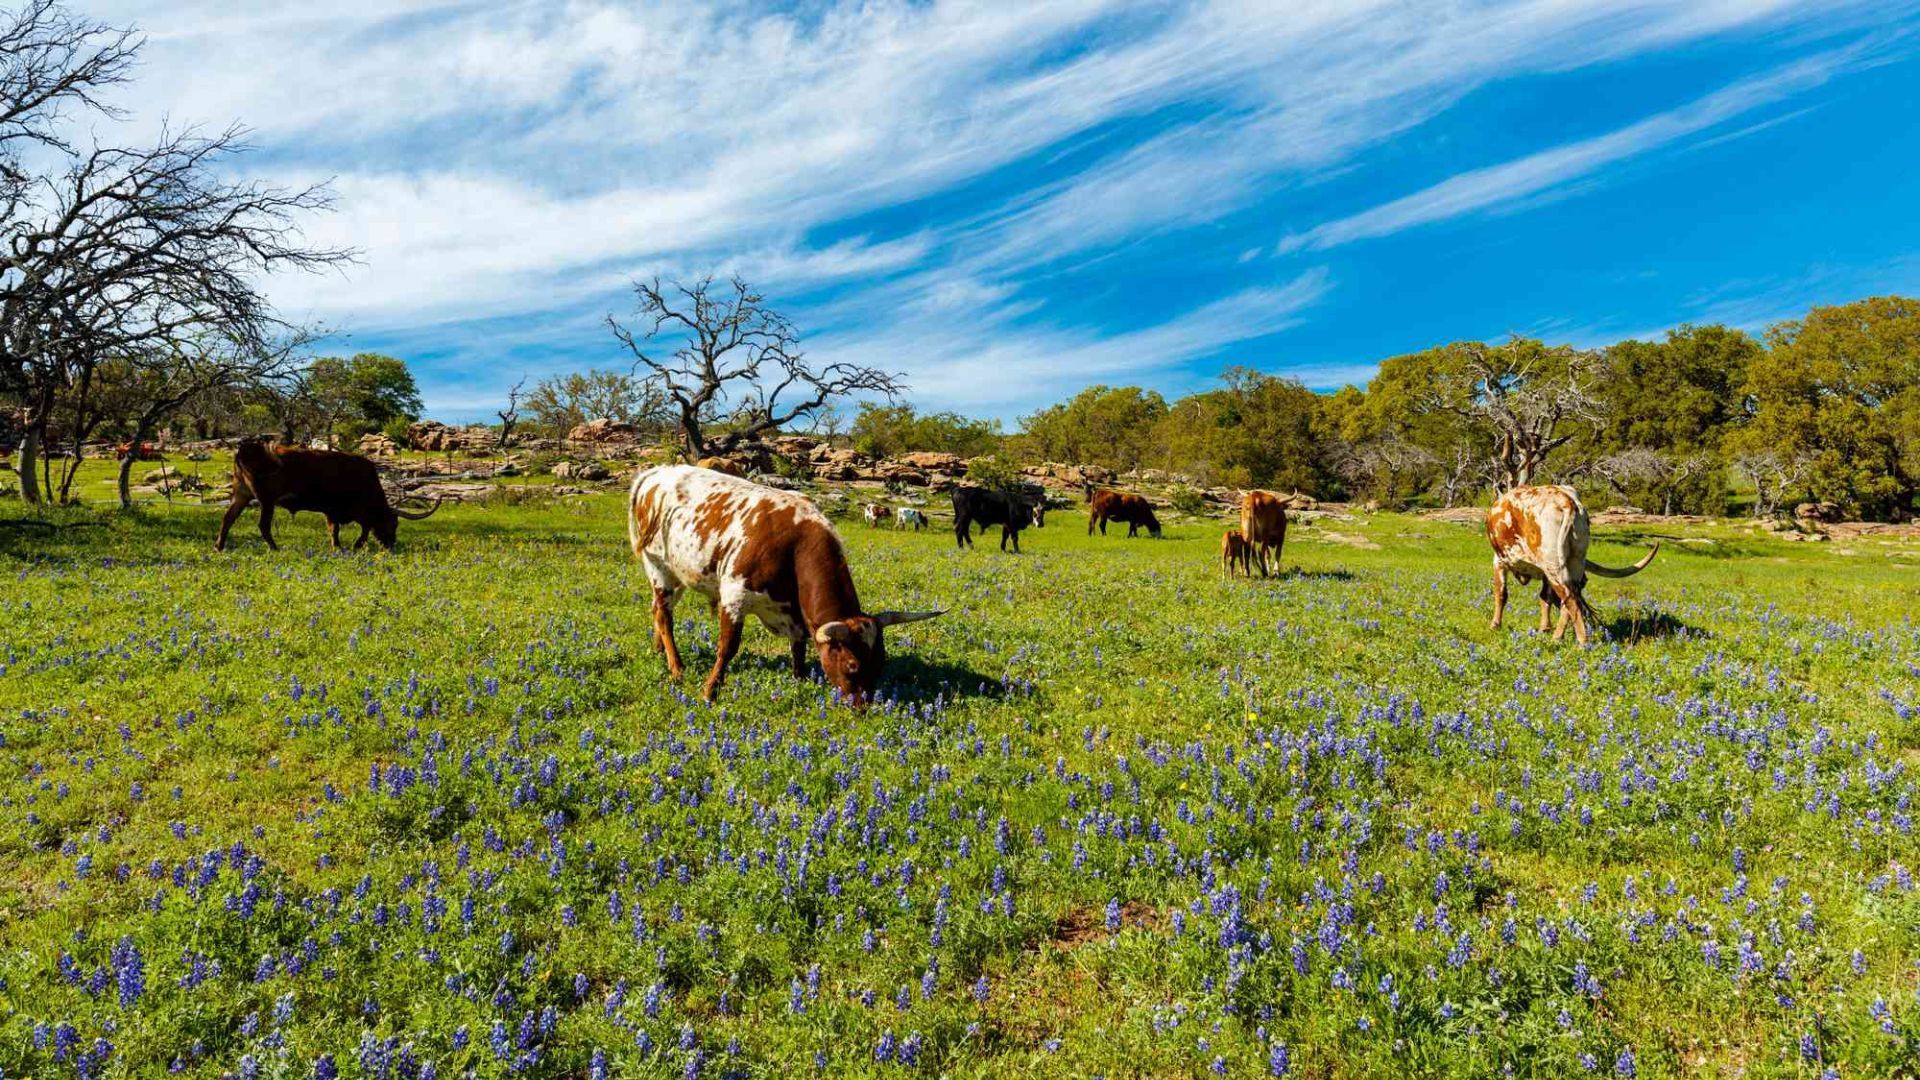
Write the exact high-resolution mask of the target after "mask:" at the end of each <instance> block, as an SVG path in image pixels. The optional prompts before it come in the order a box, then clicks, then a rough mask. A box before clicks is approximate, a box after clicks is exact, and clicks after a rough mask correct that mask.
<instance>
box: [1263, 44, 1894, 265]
mask: <svg viewBox="0 0 1920 1080" xmlns="http://www.w3.org/2000/svg"><path fill="white" fill-rule="evenodd" d="M1866 55H1868V53H1866V52H1865V51H1864V50H1862V49H1859V48H1848V49H1837V50H1833V51H1829V52H1826V53H1822V54H1820V55H1818V56H1813V57H1809V58H1807V59H1804V60H1801V61H1797V62H1795V63H1792V64H1789V65H1786V66H1785V67H1782V68H1780V69H1778V70H1776V71H1771V72H1768V73H1766V74H1764V75H1761V76H1757V77H1754V78H1749V79H1743V80H1741V81H1739V82H1736V83H1734V84H1732V85H1730V86H1727V87H1724V88H1722V89H1720V90H1718V91H1715V92H1714V93H1712V94H1708V95H1707V96H1705V97H1703V98H1700V99H1698V100H1695V101H1691V102H1688V103H1687V104H1685V105H1682V106H1680V107H1679V108H1676V109H1672V110H1669V111H1667V112H1663V113H1660V114H1658V115H1656V116H1650V117H1648V118H1646V119H1644V120H1641V121H1638V122H1637V123H1633V124H1630V125H1628V126H1626V127H1623V128H1620V129H1618V130H1615V131H1610V132H1608V133H1606V134H1604V135H1599V136H1595V137H1593V138H1590V139H1583V140H1580V141H1578V142H1573V143H1568V144H1567V145H1564V146H1557V147H1554V148H1553V149H1551V150H1543V151H1540V152H1539V153H1535V154H1529V155H1527V156H1526V157H1523V158H1518V159H1516V160H1513V161H1508V162H1503V163H1501V164H1499V165H1491V166H1487V167H1485V168H1480V169H1474V170H1472V171H1470V172H1465V173H1461V174H1459V175H1457V176H1453V177H1450V178H1448V179H1446V180H1443V181H1441V182H1440V183H1438V184H1434V185H1433V186H1431V187H1429V188H1426V189H1424V190H1422V191H1418V192H1415V193H1414V194H1412V195H1408V196H1405V197H1404V198H1399V199H1395V200H1393V201H1392V202H1388V203H1383V204H1381V205H1379V206H1376V207H1373V208H1372V209H1369V210H1365V211H1362V212H1360V213H1358V214H1354V215H1351V216H1349V217H1344V218H1340V219H1338V220H1336V221H1329V222H1326V223H1324V224H1321V225H1316V226H1314V227H1313V228H1311V229H1308V230H1306V231H1304V232H1300V233H1295V234H1292V235H1289V236H1287V237H1285V238H1283V239H1282V240H1281V241H1280V245H1279V251H1280V252H1281V253H1282V254H1286V253H1289V252H1294V251H1319V250H1324V249H1326V248H1330V247H1335V246H1337V245H1340V244H1347V243H1351V242H1353V241H1355V240H1366V239H1371V238H1374V237H1380V236H1390V235H1392V234H1394V233H1398V232H1402V231H1404V230H1407V229H1411V228H1414V227H1416V226H1420V225H1428V224H1432V223H1434V222H1437V221H1446V220H1449V219H1453V218H1459V217H1465V216H1467V215H1470V214H1477V213H1488V212H1494V211H1498V210H1501V209H1504V208H1508V207H1511V206H1514V205H1517V204H1521V203H1523V202H1529V201H1534V200H1538V199H1539V198H1540V197H1541V196H1543V195H1548V194H1550V193H1552V192H1554V191H1555V190H1556V189H1558V188H1562V187H1564V186H1566V185H1568V184H1571V183H1573V182H1575V181H1579V180H1583V179H1585V178H1587V177H1590V176H1592V175H1593V174H1594V173H1597V172H1599V171H1600V170H1602V169H1604V168H1606V167H1607V166H1609V165H1613V164H1616V163H1618V162H1621V161H1624V160H1627V159H1629V158H1633V157H1637V156H1639V155H1642V154H1646V153H1648V152H1651V151H1654V150H1658V149H1661V148H1664V147H1668V146H1672V145H1673V144H1675V143H1678V142H1680V141H1681V140H1683V139H1685V138H1686V137H1688V136H1691V135H1696V134H1699V133H1702V132H1705V131H1709V130H1711V129H1713V128H1716V127H1718V126H1720V125H1721V124H1724V123H1726V122H1728V121H1730V120H1733V119H1735V118H1737V117H1740V116H1744V115H1746V114H1748V113H1750V112H1752V111H1753V110H1755V109H1759V108H1761V107H1763V106H1767V105H1773V104H1776V103H1778V102H1781V101H1785V100H1787V99H1789V98H1791V97H1793V96H1795V95H1797V94H1801V93H1804V92H1806V91H1808V90H1812V89H1814V88H1816V87H1819V86H1822V85H1824V84H1826V83H1827V82H1829V81H1830V80H1832V79H1833V77H1834V76H1835V75H1837V74H1839V73H1840V72H1842V71H1845V70H1847V69H1848V68H1849V67H1851V66H1854V65H1856V64H1858V63H1861V62H1862V61H1863V58H1864V57H1865V56H1866Z"/></svg>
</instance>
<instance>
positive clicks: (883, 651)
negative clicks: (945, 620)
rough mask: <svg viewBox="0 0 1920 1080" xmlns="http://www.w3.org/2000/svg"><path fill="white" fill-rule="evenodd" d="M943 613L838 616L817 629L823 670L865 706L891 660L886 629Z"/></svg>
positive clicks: (830, 680) (852, 699)
mask: <svg viewBox="0 0 1920 1080" xmlns="http://www.w3.org/2000/svg"><path fill="white" fill-rule="evenodd" d="M939 614H941V613H940V612H938V611H881V612H877V613H875V614H872V615H855V616H852V617H851V618H846V619H836V620H835V621H833V622H830V623H827V624H826V625H824V626H822V627H820V628H819V629H818V630H815V631H814V632H813V643H814V644H815V645H817V646H819V648H820V670H822V671H824V672H826V675H827V682H828V683H829V684H830V685H832V687H833V688H834V689H835V690H838V691H839V692H840V696H841V697H843V698H846V699H847V701H849V702H851V703H852V704H854V705H856V706H865V705H866V703H867V701H868V700H869V699H871V698H872V697H873V689H874V687H876V686H878V685H880V669H881V668H883V667H885V666H886V663H887V642H886V637H885V635H884V634H883V631H884V630H885V629H886V628H887V627H889V626H897V625H899V624H901V623H910V622H919V621H920V620H922V619H931V618H933V617H934V616H935V615H939Z"/></svg>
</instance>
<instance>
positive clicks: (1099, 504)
mask: <svg viewBox="0 0 1920 1080" xmlns="http://www.w3.org/2000/svg"><path fill="white" fill-rule="evenodd" d="M1109 521H1120V522H1125V523H1126V526H1127V538H1128V539H1132V538H1133V537H1135V536H1138V535H1139V534H1140V526H1142V525H1145V526H1146V527H1147V533H1148V535H1150V536H1152V537H1153V538H1154V539H1155V540H1158V539H1160V519H1159V518H1157V517H1155V516H1153V504H1152V503H1150V502H1148V501H1147V500H1146V498H1145V497H1144V496H1141V495H1134V494H1131V493H1129V492H1125V491H1108V490H1107V489H1105V488H1102V489H1100V490H1099V491H1095V492H1092V493H1091V494H1090V495H1088V496H1087V535H1088V536H1092V535H1093V527H1094V526H1095V525H1098V526H1100V535H1101V536H1105V535H1107V522H1109Z"/></svg>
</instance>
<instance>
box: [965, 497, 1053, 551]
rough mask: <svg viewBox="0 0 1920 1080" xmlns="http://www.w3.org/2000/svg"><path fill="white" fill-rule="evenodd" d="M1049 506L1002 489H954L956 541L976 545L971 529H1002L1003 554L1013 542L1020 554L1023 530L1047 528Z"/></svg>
mask: <svg viewBox="0 0 1920 1080" xmlns="http://www.w3.org/2000/svg"><path fill="white" fill-rule="evenodd" d="M1046 523H1047V504H1046V501H1045V500H1044V499H1038V500H1036V499H1032V498H1029V497H1028V496H1025V495H1020V494H1015V493H1013V492H1009V491H1002V490H1000V489H998V488H982V487H965V486H963V487H957V488H954V489H953V539H954V542H955V543H956V544H958V545H959V546H961V547H963V548H964V547H969V546H971V545H972V544H973V530H972V528H971V526H973V525H979V526H980V531H982V532H985V531H986V529H987V526H989V525H998V526H1000V550H1001V551H1005V550H1007V540H1008V539H1009V538H1011V539H1012V540H1013V550H1014V553H1015V554H1019V552H1020V530H1021V529H1024V528H1026V527H1027V526H1028V525H1034V526H1045V525H1046Z"/></svg>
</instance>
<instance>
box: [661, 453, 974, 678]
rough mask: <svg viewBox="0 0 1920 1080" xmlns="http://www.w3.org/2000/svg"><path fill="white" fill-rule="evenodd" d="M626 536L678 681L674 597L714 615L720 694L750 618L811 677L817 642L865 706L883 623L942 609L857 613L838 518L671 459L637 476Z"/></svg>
mask: <svg viewBox="0 0 1920 1080" xmlns="http://www.w3.org/2000/svg"><path fill="white" fill-rule="evenodd" d="M627 536H628V539H629V541H630V542H631V543H632V545H633V553H634V555H636V556H638V557H639V559H640V564H641V566H642V567H643V568H644V569H645V570H646V573H647V582H648V583H649V584H651V585H652V586H653V646H654V648H655V649H656V650H658V651H660V652H663V653H665V654H666V657H667V670H668V671H669V672H670V673H671V674H672V675H673V677H674V678H676V679H677V678H679V677H680V673H681V671H682V670H683V669H682V667H681V664H680V650H679V649H678V648H677V647H676V646H675V645H674V641H673V605H674V601H675V600H677V599H678V598H679V596H680V593H681V592H682V591H683V590H686V589H692V590H694V591H695V592H699V593H704V594H705V595H706V596H708V597H709V598H711V599H712V600H713V603H714V612H715V614H716V615H718V617H719V619H720V639H719V656H717V657H716V658H715V659H714V662H713V673H712V674H710V675H708V676H707V682H706V686H705V687H704V689H703V691H702V693H703V695H704V696H705V697H706V699H707V700H708V701H712V700H713V697H714V695H715V694H716V693H718V692H719V690H720V683H721V681H722V680H723V679H724V678H725V677H726V672H727V662H728V661H730V660H732V659H733V656H734V653H736V652H738V651H739V649H740V632H741V629H742V628H743V626H744V624H745V622H746V617H747V616H749V615H752V616H754V617H756V618H758V619H759V620H760V621H761V622H762V623H764V624H766V627H767V629H769V630H771V631H773V632H774V633H776V634H779V635H782V636H783V637H785V638H786V639H787V641H788V642H789V643H790V645H791V646H792V655H793V673H794V674H795V675H796V676H800V675H804V674H805V673H806V658H807V642H808V641H809V640H811V641H812V642H813V643H814V645H815V646H817V647H818V648H819V650H820V668H821V670H822V671H824V672H825V673H826V676H827V682H828V683H830V684H832V686H833V688H834V689H835V690H838V691H839V692H840V694H841V695H842V696H843V697H845V698H846V699H847V700H848V701H850V702H852V703H854V704H855V705H864V704H865V703H866V702H867V700H868V699H869V698H870V697H872V695H873V691H874V688H875V687H876V686H877V685H879V682H880V669H881V668H882V667H883V666H884V665H885V664H886V660H887V646H886V641H885V639H884V638H883V636H882V634H881V631H882V630H884V629H885V628H887V627H889V626H897V625H899V624H901V623H910V622H916V621H918V620H920V619H931V618H933V617H934V616H935V615H938V614H940V612H937V611H927V612H905V611H880V612H875V613H873V614H871V615H869V614H866V613H865V612H863V611H862V610H861V607H860V597H859V595H858V594H857V593H856V592H855V591H854V588H853V574H852V573H851V572H849V571H848V569H847V556H846V551H845V550H844V549H843V548H842V547H841V545H840V536H839V534H838V533H836V532H834V531H833V525H832V524H831V523H829V522H828V521H827V518H826V515H824V514H822V513H821V512H820V509H819V508H818V507H816V506H815V505H814V504H813V503H812V501H811V500H809V499H807V498H806V497H804V496H801V495H795V494H793V493H791V492H786V491H777V490H775V489H773V488H769V487H762V486H761V485H759V484H754V483H750V482H748V481H746V480H741V479H738V478H735V477H731V476H725V475H722V474H720V473H716V472H710V471H708V470H705V469H696V468H691V467H689V466H686V465H668V466H663V467H661V468H657V469H647V470H644V471H642V472H641V473H640V475H638V476H636V477H634V480H633V490H632V493H631V496H630V498H629V500H628V520H627Z"/></svg>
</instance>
